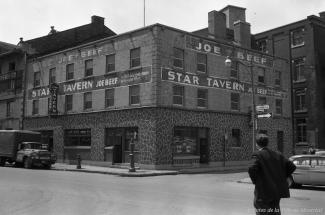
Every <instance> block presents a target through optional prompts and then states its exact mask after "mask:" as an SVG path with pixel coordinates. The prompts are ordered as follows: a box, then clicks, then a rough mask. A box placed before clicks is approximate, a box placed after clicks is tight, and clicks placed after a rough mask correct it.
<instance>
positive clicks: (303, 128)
mask: <svg viewBox="0 0 325 215" xmlns="http://www.w3.org/2000/svg"><path fill="white" fill-rule="evenodd" d="M296 134H297V142H298V143H300V144H304V143H305V142H307V122H306V119H305V118H301V119H297V120H296Z"/></svg>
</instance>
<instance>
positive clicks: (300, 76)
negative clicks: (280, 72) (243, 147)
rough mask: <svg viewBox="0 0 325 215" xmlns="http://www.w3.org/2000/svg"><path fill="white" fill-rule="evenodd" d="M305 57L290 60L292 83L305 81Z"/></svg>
mask: <svg viewBox="0 0 325 215" xmlns="http://www.w3.org/2000/svg"><path fill="white" fill-rule="evenodd" d="M305 59H306V58H305V57H302V58H297V59H294V60H292V64H293V65H292V69H293V81H304V80H305Z"/></svg>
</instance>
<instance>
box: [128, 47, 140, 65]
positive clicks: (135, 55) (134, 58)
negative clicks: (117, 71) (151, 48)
mask: <svg viewBox="0 0 325 215" xmlns="http://www.w3.org/2000/svg"><path fill="white" fill-rule="evenodd" d="M140 64H141V61H140V48H135V49H131V51H130V67H131V68H133V67H138V66H140Z"/></svg>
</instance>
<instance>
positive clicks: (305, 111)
mask: <svg viewBox="0 0 325 215" xmlns="http://www.w3.org/2000/svg"><path fill="white" fill-rule="evenodd" d="M307 112H308V110H307V109H303V110H295V111H294V113H307Z"/></svg>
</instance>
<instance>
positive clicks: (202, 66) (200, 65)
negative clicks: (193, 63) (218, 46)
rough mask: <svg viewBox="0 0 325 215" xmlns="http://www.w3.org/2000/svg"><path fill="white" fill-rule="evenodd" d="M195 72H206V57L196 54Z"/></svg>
mask: <svg viewBox="0 0 325 215" xmlns="http://www.w3.org/2000/svg"><path fill="white" fill-rule="evenodd" d="M197 71H198V72H204V73H206V72H207V55H206V54H202V53H197Z"/></svg>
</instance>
